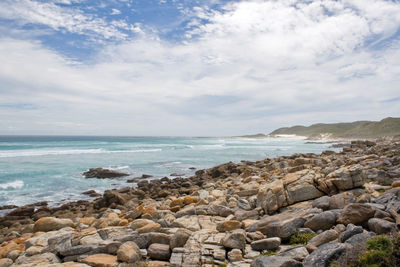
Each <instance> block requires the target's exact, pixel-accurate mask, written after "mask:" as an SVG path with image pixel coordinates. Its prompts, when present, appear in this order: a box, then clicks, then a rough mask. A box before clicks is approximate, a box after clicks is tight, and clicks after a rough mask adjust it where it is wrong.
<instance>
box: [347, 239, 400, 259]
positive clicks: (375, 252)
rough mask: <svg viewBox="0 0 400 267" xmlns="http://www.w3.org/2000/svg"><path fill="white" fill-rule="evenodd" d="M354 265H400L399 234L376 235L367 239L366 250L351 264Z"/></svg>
mask: <svg viewBox="0 0 400 267" xmlns="http://www.w3.org/2000/svg"><path fill="white" fill-rule="evenodd" d="M352 266H355V267H395V266H400V235H397V236H396V237H392V238H389V237H387V236H377V237H374V238H371V239H370V240H368V241H367V252H366V253H365V254H364V255H362V256H360V257H359V259H358V261H357V262H356V263H355V264H353V265H352Z"/></svg>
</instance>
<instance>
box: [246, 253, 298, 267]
mask: <svg viewBox="0 0 400 267" xmlns="http://www.w3.org/2000/svg"><path fill="white" fill-rule="evenodd" d="M302 266H303V264H301V263H300V262H298V261H296V260H294V259H292V258H289V257H281V256H270V257H263V256H262V257H257V258H256V259H255V260H253V262H252V263H251V265H250V267H302Z"/></svg>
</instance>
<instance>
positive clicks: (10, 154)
mask: <svg viewBox="0 0 400 267" xmlns="http://www.w3.org/2000/svg"><path fill="white" fill-rule="evenodd" d="M159 151H162V149H137V150H104V149H68V150H48V149H38V150H18V151H17V150H3V151H1V152H0V158H14V157H32V156H48V155H76V154H110V153H141V152H143V153H145V152H159Z"/></svg>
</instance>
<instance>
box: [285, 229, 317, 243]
mask: <svg viewBox="0 0 400 267" xmlns="http://www.w3.org/2000/svg"><path fill="white" fill-rule="evenodd" d="M314 236H315V234H314V233H303V234H299V232H298V231H297V230H295V231H294V233H293V235H291V236H290V240H289V244H290V245H307V243H308V241H310V240H311V238H313V237H314Z"/></svg>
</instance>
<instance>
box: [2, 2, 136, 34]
mask: <svg viewBox="0 0 400 267" xmlns="http://www.w3.org/2000/svg"><path fill="white" fill-rule="evenodd" d="M58 3H61V2H60V1H51V2H38V1H33V0H4V1H2V2H1V3H0V17H1V18H5V19H10V20H16V21H18V23H20V24H22V25H24V24H40V25H45V26H48V27H50V28H52V29H54V30H66V31H68V32H70V33H76V34H85V35H96V36H101V37H102V38H105V39H118V40H123V39H126V38H127V37H129V36H128V35H127V34H126V33H124V32H123V30H130V29H131V26H129V25H126V23H125V25H124V26H125V27H122V26H121V25H115V23H114V24H110V23H108V22H106V21H105V20H104V19H102V18H98V17H96V16H94V15H91V14H86V13H84V12H82V11H81V10H79V9H77V8H74V7H70V6H59V5H57V4H58ZM62 3H64V4H70V3H71V1H62ZM115 11H117V10H116V9H115ZM115 11H114V10H113V12H115Z"/></svg>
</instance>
